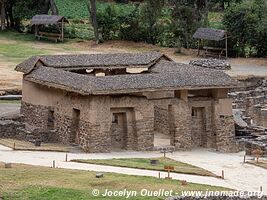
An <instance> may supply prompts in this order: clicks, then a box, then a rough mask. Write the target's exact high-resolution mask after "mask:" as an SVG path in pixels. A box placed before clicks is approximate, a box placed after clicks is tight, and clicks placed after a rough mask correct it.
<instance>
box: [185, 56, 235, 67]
mask: <svg viewBox="0 0 267 200" xmlns="http://www.w3.org/2000/svg"><path fill="white" fill-rule="evenodd" d="M189 64H190V65H195V66H200V67H204V68H210V69H218V70H230V69H231V65H230V63H229V62H227V61H226V60H221V59H214V58H209V59H198V60H191V61H190V62H189Z"/></svg>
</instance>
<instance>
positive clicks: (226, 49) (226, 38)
mask: <svg viewBox="0 0 267 200" xmlns="http://www.w3.org/2000/svg"><path fill="white" fill-rule="evenodd" d="M227 40H228V37H227V33H226V36H225V57H226V59H227V58H228V41H227Z"/></svg>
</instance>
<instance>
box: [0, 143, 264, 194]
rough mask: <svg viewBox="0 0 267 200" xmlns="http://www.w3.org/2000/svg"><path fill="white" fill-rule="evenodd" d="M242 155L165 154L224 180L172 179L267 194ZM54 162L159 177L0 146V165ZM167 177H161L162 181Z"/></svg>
mask: <svg viewBox="0 0 267 200" xmlns="http://www.w3.org/2000/svg"><path fill="white" fill-rule="evenodd" d="M243 155H244V152H241V153H237V154H222V153H218V152H212V151H209V150H207V149H196V150H193V151H184V152H183V151H179V152H174V153H172V154H168V156H169V157H170V158H173V159H175V160H178V161H182V162H187V163H190V164H193V165H196V166H198V167H202V168H204V169H207V170H209V171H211V172H213V173H216V174H218V175H220V174H221V171H222V170H224V171H225V180H222V179H218V178H213V177H203V176H194V175H185V174H172V177H173V179H179V180H187V181H188V182H193V183H202V184H208V185H217V186H223V187H228V188H233V189H237V190H243V191H259V188H260V186H262V187H263V191H264V193H265V194H267V170H266V169H262V168H259V167H256V166H253V165H248V164H243V163H242V161H243ZM159 156H161V154H160V153H158V152H128V151H127V152H114V153H105V154H85V153H70V154H68V159H69V160H71V159H111V158H151V157H159ZM53 160H55V161H56V165H57V167H59V168H68V169H79V170H92V171H102V172H115V173H121V174H129V175H140V176H154V177H157V176H158V172H157V171H149V170H139V169H130V168H120V167H111V166H99V165H91V164H82V163H73V162H64V160H65V153H58V152H30V151H27V152H26V151H12V150H10V149H8V148H6V147H1V146H0V161H2V162H11V163H24V164H31V165H39V166H49V167H50V166H51V165H52V161H53ZM164 176H166V174H165V173H162V177H164Z"/></svg>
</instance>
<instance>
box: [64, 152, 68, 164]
mask: <svg viewBox="0 0 267 200" xmlns="http://www.w3.org/2000/svg"><path fill="white" fill-rule="evenodd" d="M65 161H66V162H68V154H67V153H66V159H65Z"/></svg>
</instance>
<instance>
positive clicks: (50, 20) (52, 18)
mask: <svg viewBox="0 0 267 200" xmlns="http://www.w3.org/2000/svg"><path fill="white" fill-rule="evenodd" d="M61 22H65V23H68V20H67V19H66V18H65V17H63V16H59V15H35V16H33V18H32V20H31V25H49V24H58V23H61Z"/></svg>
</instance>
